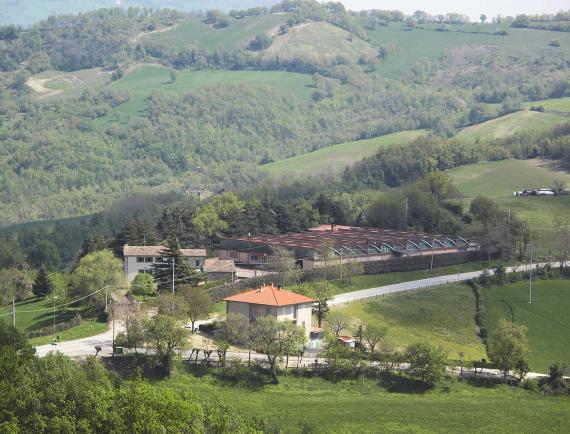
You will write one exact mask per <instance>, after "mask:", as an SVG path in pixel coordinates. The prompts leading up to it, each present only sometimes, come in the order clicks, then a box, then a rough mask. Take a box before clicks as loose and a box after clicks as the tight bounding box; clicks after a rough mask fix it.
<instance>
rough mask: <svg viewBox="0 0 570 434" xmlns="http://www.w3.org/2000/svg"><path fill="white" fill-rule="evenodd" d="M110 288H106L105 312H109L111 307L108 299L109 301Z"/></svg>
mask: <svg viewBox="0 0 570 434" xmlns="http://www.w3.org/2000/svg"><path fill="white" fill-rule="evenodd" d="M108 291H109V288H107V287H105V312H108V310H107V307H108V305H109V303H108V299H109V292H108Z"/></svg>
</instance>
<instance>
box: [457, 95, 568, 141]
mask: <svg viewBox="0 0 570 434" xmlns="http://www.w3.org/2000/svg"><path fill="white" fill-rule="evenodd" d="M534 104H536V103H534ZM567 120H568V118H565V117H563V116H559V115H556V114H552V113H539V112H533V111H528V110H523V111H519V112H515V113H511V114H508V115H505V116H501V117H500V118H496V119H491V120H489V121H486V122H482V123H480V124H476V125H472V126H469V127H467V128H464V129H463V130H461V131H460V132H459V133H458V134H457V136H456V137H457V138H458V139H465V140H476V139H479V140H494V139H502V138H504V137H507V136H510V135H513V134H515V133H519V132H524V131H536V130H539V129H544V128H549V127H552V126H554V125H556V124H559V123H562V122H566V121H567Z"/></svg>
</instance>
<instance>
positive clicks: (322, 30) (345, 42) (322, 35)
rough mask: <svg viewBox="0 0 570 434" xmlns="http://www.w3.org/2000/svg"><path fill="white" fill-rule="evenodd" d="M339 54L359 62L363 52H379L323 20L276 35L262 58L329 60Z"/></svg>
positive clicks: (374, 53) (364, 53) (369, 53)
mask: <svg viewBox="0 0 570 434" xmlns="http://www.w3.org/2000/svg"><path fill="white" fill-rule="evenodd" d="M339 55H342V56H345V57H347V58H349V59H350V60H351V61H352V62H357V61H358V59H359V58H360V56H362V55H370V56H374V55H376V50H375V49H374V48H373V47H372V46H371V45H370V44H368V43H367V42H365V41H363V40H362V39H360V38H358V37H356V36H353V35H351V34H350V33H348V32H347V31H346V30H343V29H341V28H339V27H337V26H334V25H333V24H330V23H327V22H322V21H321V22H314V23H311V22H309V23H303V24H300V25H298V26H296V27H293V28H292V29H291V30H289V32H288V33H285V34H283V35H279V36H276V37H275V38H274V40H273V42H272V44H271V45H270V46H269V48H267V49H266V50H265V52H264V53H263V54H262V56H261V57H262V59H264V60H270V59H273V58H279V59H281V60H290V59H301V60H318V61H320V62H321V63H327V62H330V61H332V60H333V59H334V58H335V57H336V56H339Z"/></svg>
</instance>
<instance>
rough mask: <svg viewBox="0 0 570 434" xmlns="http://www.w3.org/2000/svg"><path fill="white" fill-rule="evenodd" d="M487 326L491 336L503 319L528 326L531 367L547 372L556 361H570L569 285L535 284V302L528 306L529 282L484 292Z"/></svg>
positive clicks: (556, 283) (554, 281)
mask: <svg viewBox="0 0 570 434" xmlns="http://www.w3.org/2000/svg"><path fill="white" fill-rule="evenodd" d="M483 294H484V303H485V308H486V312H487V326H488V328H489V331H490V332H491V333H492V332H493V330H494V329H495V327H496V323H497V321H498V320H499V319H500V318H507V319H512V320H514V321H515V322H516V323H518V324H524V325H526V326H527V327H528V341H529V346H530V350H531V354H530V368H531V370H533V371H539V372H548V367H549V365H550V363H552V362H554V361H561V362H565V363H568V362H570V337H569V336H570V325H569V324H568V312H570V282H569V281H567V280H547V281H535V282H533V303H532V304H529V303H528V281H526V282H518V283H516V284H511V285H506V286H500V287H494V288H489V289H485V290H484V293H483Z"/></svg>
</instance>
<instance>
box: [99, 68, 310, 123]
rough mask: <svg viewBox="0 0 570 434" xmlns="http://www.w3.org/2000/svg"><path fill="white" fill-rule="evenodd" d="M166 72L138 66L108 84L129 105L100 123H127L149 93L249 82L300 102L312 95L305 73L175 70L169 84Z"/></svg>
mask: <svg viewBox="0 0 570 434" xmlns="http://www.w3.org/2000/svg"><path fill="white" fill-rule="evenodd" d="M170 71H171V70H170V69H169V68H165V67H162V66H156V65H140V66H139V67H137V68H135V69H134V70H132V71H131V72H129V73H128V74H127V75H126V76H125V77H123V78H122V79H121V80H117V81H115V82H113V83H111V84H110V85H109V88H110V89H113V90H118V91H126V92H128V93H129V102H127V103H125V104H122V105H120V106H118V107H116V108H115V109H113V111H112V113H110V114H109V115H107V116H106V117H105V118H104V119H103V120H102V121H103V122H116V116H119V118H120V121H121V122H127V121H128V118H129V117H131V116H137V115H139V114H140V113H141V111H142V110H144V101H145V98H146V97H147V96H149V95H150V94H151V93H152V92H162V93H166V94H180V93H184V92H189V91H192V90H196V89H199V88H201V87H208V86H215V85H223V84H231V83H234V84H235V83H250V84H256V85H267V86H272V87H275V88H276V89H277V90H279V91H280V92H282V93H284V94H287V95H294V96H296V97H297V98H299V99H300V100H308V99H309V98H310V96H311V94H312V93H313V90H314V89H313V78H312V77H311V76H310V75H307V74H299V73H295V72H286V71H248V70H244V71H227V70H213V71H212V70H209V71H205V70H204V71H193V70H181V71H176V81H175V82H174V83H172V82H171V79H170Z"/></svg>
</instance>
